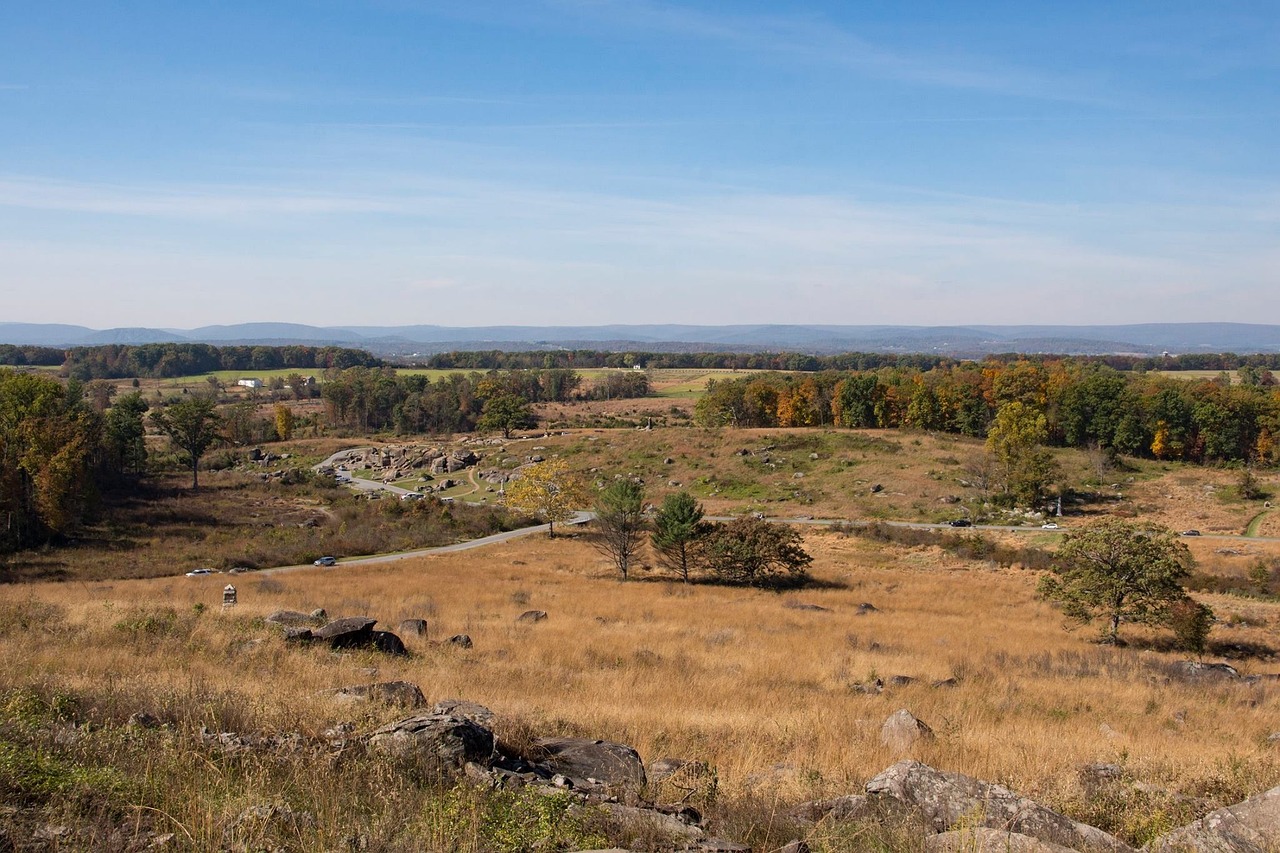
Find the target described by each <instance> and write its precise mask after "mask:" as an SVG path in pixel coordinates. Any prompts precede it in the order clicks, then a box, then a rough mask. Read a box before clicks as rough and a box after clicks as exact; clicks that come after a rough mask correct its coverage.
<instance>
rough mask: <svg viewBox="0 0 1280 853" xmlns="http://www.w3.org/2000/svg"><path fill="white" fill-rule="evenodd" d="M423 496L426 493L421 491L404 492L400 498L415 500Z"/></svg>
mask: <svg viewBox="0 0 1280 853" xmlns="http://www.w3.org/2000/svg"><path fill="white" fill-rule="evenodd" d="M424 497H426V495H424V494H423V493H422V492H405V493H404V494H403V495H401V496H400V500H402V501H417V500H421V499H422V498H424Z"/></svg>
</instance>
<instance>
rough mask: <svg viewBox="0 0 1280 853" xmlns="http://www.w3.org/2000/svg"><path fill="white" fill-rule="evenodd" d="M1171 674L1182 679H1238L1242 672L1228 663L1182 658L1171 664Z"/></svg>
mask: <svg viewBox="0 0 1280 853" xmlns="http://www.w3.org/2000/svg"><path fill="white" fill-rule="evenodd" d="M1169 674H1170V675H1172V676H1173V677H1174V678H1177V679H1180V680H1182V681H1191V682H1200V681H1237V680H1239V678H1240V672H1239V670H1237V669H1236V668H1235V667H1234V666H1232V665H1231V664H1228V663H1204V662H1202V661H1198V660H1180V661H1178V662H1176V663H1172V664H1169Z"/></svg>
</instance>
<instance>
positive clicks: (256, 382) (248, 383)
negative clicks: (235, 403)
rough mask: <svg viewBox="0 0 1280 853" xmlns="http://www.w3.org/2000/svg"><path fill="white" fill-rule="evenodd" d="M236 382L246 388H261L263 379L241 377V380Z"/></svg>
mask: <svg viewBox="0 0 1280 853" xmlns="http://www.w3.org/2000/svg"><path fill="white" fill-rule="evenodd" d="M236 384H237V385H239V386H241V387H244V388H261V387H262V380H261V379H241V380H240V381H238V382H236Z"/></svg>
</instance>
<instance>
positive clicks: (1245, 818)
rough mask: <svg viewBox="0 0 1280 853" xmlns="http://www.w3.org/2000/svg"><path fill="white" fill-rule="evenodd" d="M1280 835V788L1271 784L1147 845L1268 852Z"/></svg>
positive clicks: (1201, 852)
mask: <svg viewBox="0 0 1280 853" xmlns="http://www.w3.org/2000/svg"><path fill="white" fill-rule="evenodd" d="M1277 839H1280V788H1272V789H1271V790H1270V791H1267V792H1265V793H1262V794H1258V795H1257V796H1256V797H1250V798H1249V799H1247V800H1245V801H1244V802H1241V803H1236V804H1235V805H1233V806H1227V807H1226V808H1222V809H1218V810H1217V811H1216V812H1210V813H1209V814H1207V815H1205V816H1204V817H1202V818H1200V819H1199V820H1198V821H1196V822H1195V823H1191V824H1188V825H1187V826H1184V827H1182V828H1181V829H1175V830H1174V831H1173V832H1170V833H1168V834H1167V835H1162V836H1161V837H1159V838H1157V839H1156V840H1155V841H1152V842H1151V843H1150V844H1148V845H1147V847H1146V848H1145V849H1147V850H1150V851H1152V853H1191V851H1195V853H1267V851H1273V850H1275V849H1276V843H1277Z"/></svg>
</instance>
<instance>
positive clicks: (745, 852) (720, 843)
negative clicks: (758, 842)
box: [693, 838, 751, 853]
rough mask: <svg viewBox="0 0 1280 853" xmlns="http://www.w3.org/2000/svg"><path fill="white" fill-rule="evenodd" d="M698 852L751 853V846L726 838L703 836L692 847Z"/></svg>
mask: <svg viewBox="0 0 1280 853" xmlns="http://www.w3.org/2000/svg"><path fill="white" fill-rule="evenodd" d="M693 849H694V850H697V851H698V853H751V846H750V845H747V844H741V843H739V842H737V841H729V840H728V839H726V838H704V839H703V840H701V841H699V842H698V846H697V847H695V848H693Z"/></svg>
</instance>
